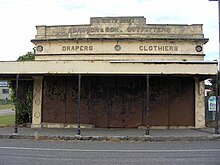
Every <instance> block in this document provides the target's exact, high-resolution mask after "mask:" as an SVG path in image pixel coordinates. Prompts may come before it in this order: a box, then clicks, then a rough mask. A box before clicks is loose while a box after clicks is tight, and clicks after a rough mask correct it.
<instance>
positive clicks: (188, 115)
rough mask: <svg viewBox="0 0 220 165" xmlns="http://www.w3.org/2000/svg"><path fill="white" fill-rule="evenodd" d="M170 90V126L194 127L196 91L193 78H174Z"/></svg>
mask: <svg viewBox="0 0 220 165" xmlns="http://www.w3.org/2000/svg"><path fill="white" fill-rule="evenodd" d="M172 80H173V81H170V89H169V116H168V118H169V124H168V125H169V126H194V125H195V124H194V123H195V110H194V109H195V108H194V107H195V94H194V92H195V89H194V84H195V83H194V79H193V78H185V77H183V78H181V79H180V78H173V79H172Z"/></svg>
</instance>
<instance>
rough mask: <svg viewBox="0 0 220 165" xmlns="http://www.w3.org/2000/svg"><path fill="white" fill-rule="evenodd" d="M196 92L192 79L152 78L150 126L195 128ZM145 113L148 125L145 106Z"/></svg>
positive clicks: (144, 120) (144, 119)
mask: <svg viewBox="0 0 220 165" xmlns="http://www.w3.org/2000/svg"><path fill="white" fill-rule="evenodd" d="M145 91H146V90H145ZM194 91H195V89H194V79H193V78H192V77H172V76H170V77H159V76H157V77H155V76H152V77H150V105H149V106H150V107H149V109H150V110H149V122H150V126H166V127H169V126H194V121H195V117H194V116H195V112H194V111H195V109H194V103H195V96H194ZM144 100H146V94H145V95H144ZM143 112H144V114H143V117H144V118H143V123H142V124H143V125H146V123H145V122H146V105H145V104H144V110H143Z"/></svg>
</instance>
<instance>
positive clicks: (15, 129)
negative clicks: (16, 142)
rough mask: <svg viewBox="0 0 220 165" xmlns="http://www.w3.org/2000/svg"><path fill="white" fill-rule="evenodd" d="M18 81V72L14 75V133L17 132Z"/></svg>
mask: <svg viewBox="0 0 220 165" xmlns="http://www.w3.org/2000/svg"><path fill="white" fill-rule="evenodd" d="M18 81H19V74H17V75H16V101H15V127H14V134H18Z"/></svg>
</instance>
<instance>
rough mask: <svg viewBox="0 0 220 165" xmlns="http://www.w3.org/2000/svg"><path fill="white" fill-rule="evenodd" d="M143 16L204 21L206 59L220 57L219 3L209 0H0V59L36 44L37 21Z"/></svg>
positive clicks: (158, 21) (170, 20)
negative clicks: (34, 40)
mask: <svg viewBox="0 0 220 165" xmlns="http://www.w3.org/2000/svg"><path fill="white" fill-rule="evenodd" d="M105 16H144V17H145V18H146V21H147V24H203V31H204V34H205V38H209V42H208V43H207V44H206V45H205V48H204V50H205V53H206V57H205V59H206V60H215V59H218V49H219V41H218V3H217V2H210V1H209V0H0V21H1V23H0V61H8V60H17V58H18V57H19V56H21V55H24V54H26V53H27V52H28V51H31V50H32V49H33V48H34V45H33V44H32V43H31V42H30V40H31V39H34V37H35V35H36V28H35V26H36V25H73V24H89V23H90V17H105Z"/></svg>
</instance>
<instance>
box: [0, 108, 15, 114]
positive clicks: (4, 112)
mask: <svg viewBox="0 0 220 165" xmlns="http://www.w3.org/2000/svg"><path fill="white" fill-rule="evenodd" d="M14 113H15V111H14V110H11V109H1V110H0V115H11V114H14Z"/></svg>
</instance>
